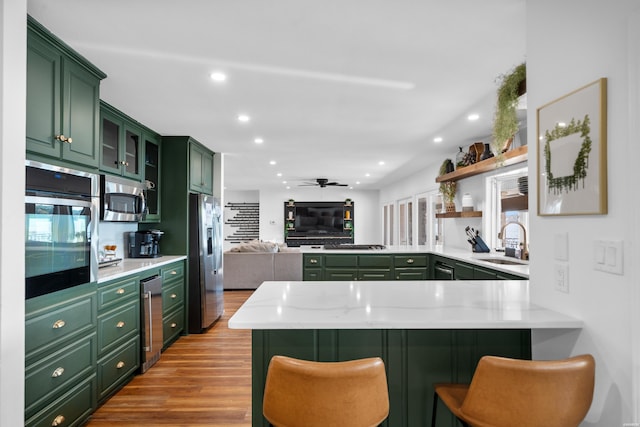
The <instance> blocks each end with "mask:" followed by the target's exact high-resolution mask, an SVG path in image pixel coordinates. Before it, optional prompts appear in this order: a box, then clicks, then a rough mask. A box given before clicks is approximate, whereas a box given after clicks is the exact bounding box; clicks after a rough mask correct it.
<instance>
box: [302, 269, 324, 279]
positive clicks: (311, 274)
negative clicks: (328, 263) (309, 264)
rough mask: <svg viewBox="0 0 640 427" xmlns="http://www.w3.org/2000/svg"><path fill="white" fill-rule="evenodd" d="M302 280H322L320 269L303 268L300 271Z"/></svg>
mask: <svg viewBox="0 0 640 427" xmlns="http://www.w3.org/2000/svg"><path fill="white" fill-rule="evenodd" d="M302 280H305V281H307V280H322V268H305V269H304V270H303V271H302Z"/></svg>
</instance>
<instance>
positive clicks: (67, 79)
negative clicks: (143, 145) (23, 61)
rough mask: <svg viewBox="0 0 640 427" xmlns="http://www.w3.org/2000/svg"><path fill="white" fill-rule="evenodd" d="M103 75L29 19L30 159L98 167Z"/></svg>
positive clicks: (28, 120) (104, 75) (27, 129)
mask: <svg viewBox="0 0 640 427" xmlns="http://www.w3.org/2000/svg"><path fill="white" fill-rule="evenodd" d="M105 77H106V74H104V73H103V72H102V71H100V70H99V69H98V68H96V67H95V66H93V65H92V64H91V63H89V62H88V61H87V60H86V59H84V58H83V57H82V56H80V55H79V54H78V53H76V52H75V51H74V50H73V49H71V48H70V47H69V46H67V45H66V44H65V43H64V42H62V41H61V40H60V39H58V38H57V37H56V36H54V35H53V34H51V33H50V32H49V31H48V30H47V29H46V28H44V27H43V26H42V25H40V24H39V23H38V22H37V21H36V20H34V19H33V18H31V17H28V18H27V99H26V104H27V113H26V121H27V125H26V149H27V158H29V159H33V160H39V161H46V162H50V163H55V164H60V165H68V164H69V163H72V164H73V166H74V167H78V166H81V167H82V166H83V167H84V169H90V170H95V169H97V168H98V162H99V153H98V140H99V134H100V124H99V117H100V106H99V100H100V80H102V79H104V78H105Z"/></svg>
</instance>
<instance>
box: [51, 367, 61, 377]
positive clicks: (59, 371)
mask: <svg viewBox="0 0 640 427" xmlns="http://www.w3.org/2000/svg"><path fill="white" fill-rule="evenodd" d="M62 374H64V368H63V367H62V366H61V367H59V368H56V370H55V371H53V373H52V374H51V378H58V377H61V376H62Z"/></svg>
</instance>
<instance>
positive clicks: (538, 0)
mask: <svg viewBox="0 0 640 427" xmlns="http://www.w3.org/2000/svg"><path fill="white" fill-rule="evenodd" d="M638 10H640V5H639V4H638V2H637V1H634V0H610V1H607V2H603V1H600V0H563V1H560V2H559V1H557V0H533V1H529V2H528V4H527V23H526V27H527V90H528V104H529V105H528V107H529V109H528V121H529V123H535V120H536V108H537V107H539V106H541V105H544V104H545V103H547V102H550V101H552V100H554V99H556V98H558V97H560V96H562V95H564V94H566V93H568V92H570V91H572V90H575V89H577V88H579V87H581V86H583V85H585V84H588V83H591V82H593V81H595V80H597V79H598V78H600V77H606V78H607V79H608V150H607V151H608V168H609V173H608V195H609V197H608V201H609V213H608V214H607V215H601V216H595V215H588V216H582V217H580V216H567V217H540V216H537V215H535V212H534V213H533V214H532V215H531V217H530V222H531V229H532V233H531V234H532V235H534V236H535V238H534V239H532V245H531V253H532V261H531V270H530V271H531V293H532V300H533V301H534V302H535V303H537V304H540V305H544V306H546V307H549V308H552V309H557V310H558V311H562V312H564V313H567V314H570V315H574V316H576V317H578V318H580V319H583V320H584V323H585V327H584V329H583V330H582V331H581V332H580V333H562V332H553V333H551V332H534V334H533V356H534V358H539V359H546V358H556V357H565V356H568V355H576V354H580V353H591V354H593V355H594V357H595V358H596V364H597V367H596V391H595V397H594V401H593V405H592V407H591V410H590V412H589V414H588V416H587V419H586V421H585V423H584V425H597V426H622V425H623V424H624V423H637V422H639V421H640V419H638V412H637V411H638V409H637V408H638V402H637V400H638V395H637V388H638V382H637V371H635V370H634V366H637V363H638V362H637V361H636V362H635V363H634V362H633V359H634V357H635V359H637V358H638V356H639V355H638V354H635V355H633V353H632V352H633V350H634V348H635V349H637V345H636V344H635V343H637V341H638V337H637V332H638V328H637V325H632V320H633V319H635V321H636V322H637V316H636V317H634V316H633V315H632V313H634V312H637V310H638V303H639V301H638V299H637V292H634V291H633V289H634V288H637V285H638V284H637V283H634V281H633V280H632V277H637V269H638V267H637V264H638V263H637V250H636V249H635V246H636V245H637V243H638V240H637V237H635V238H634V236H637V232H635V231H634V230H635V229H636V227H637V223H638V215H637V211H634V210H633V207H634V205H633V203H632V200H635V199H636V198H637V194H638V191H637V188H636V185H637V178H638V172H637V169H638V167H637V158H638V157H637V153H638V149H637V148H635V146H637V144H638V136H640V135H638V133H637V129H635V133H634V134H629V129H630V119H631V120H633V121H634V122H635V121H637V120H638V119H637V115H638V113H639V112H640V111H637V109H636V111H635V112H633V111H631V112H630V111H629V103H630V99H629V87H630V78H631V79H633V80H635V81H637V79H638V78H639V77H638V76H637V74H636V75H632V76H630V75H629V74H628V67H629V56H630V55H629V54H630V53H631V55H638V53H637V52H638V47H639V43H638V40H637V39H634V40H631V39H629V37H628V29H629V28H628V27H629V25H628V24H629V22H633V23H634V25H635V26H636V27H637V26H638V20H637V18H636V20H635V21H630V20H629V16H632V15H634V14H633V13H632V12H634V11H635V12H637V11H638ZM636 15H637V13H636ZM635 35H636V37H637V35H638V32H637V31H636V32H635ZM630 43H631V44H630ZM630 46H635V49H631V48H630ZM636 84H637V83H636ZM528 137H529V141H536V140H537V135H536V127H535V126H530V127H529V135H528ZM629 153H635V154H636V156H635V157H631V156H630V155H629ZM536 166H537V162H536V159H535V156H530V157H529V187H530V188H532V189H535V188H537V182H538V180H537V174H536V172H535V171H536ZM532 191H533V190H532ZM530 205H532V204H531V203H530ZM533 206H535V205H533ZM635 207H637V205H636V206H635ZM565 232H567V233H568V236H569V260H568V266H569V294H565V293H560V292H558V291H556V290H555V288H554V284H553V281H554V273H553V266H554V264H556V262H557V261H555V259H554V239H555V236H556V235H557V234H559V233H565ZM597 239H608V240H623V241H624V254H625V257H624V269H625V271H624V275H613V274H606V273H602V272H599V271H595V270H594V269H593V261H592V259H593V247H594V241H595V240H597ZM634 296H635V299H634ZM634 330H635V334H634V333H633V332H634ZM634 373H635V375H636V377H635V378H636V380H635V383H634V381H633V378H634V377H633V375H634ZM629 425H631V424H629ZM633 425H636V424H633Z"/></svg>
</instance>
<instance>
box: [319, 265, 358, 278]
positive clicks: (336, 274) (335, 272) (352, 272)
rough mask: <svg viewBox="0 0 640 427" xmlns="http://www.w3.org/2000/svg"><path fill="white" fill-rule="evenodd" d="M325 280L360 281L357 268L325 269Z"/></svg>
mask: <svg viewBox="0 0 640 427" xmlns="http://www.w3.org/2000/svg"><path fill="white" fill-rule="evenodd" d="M322 279H323V280H358V269H357V268H331V267H325V269H324V274H323V276H322Z"/></svg>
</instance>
